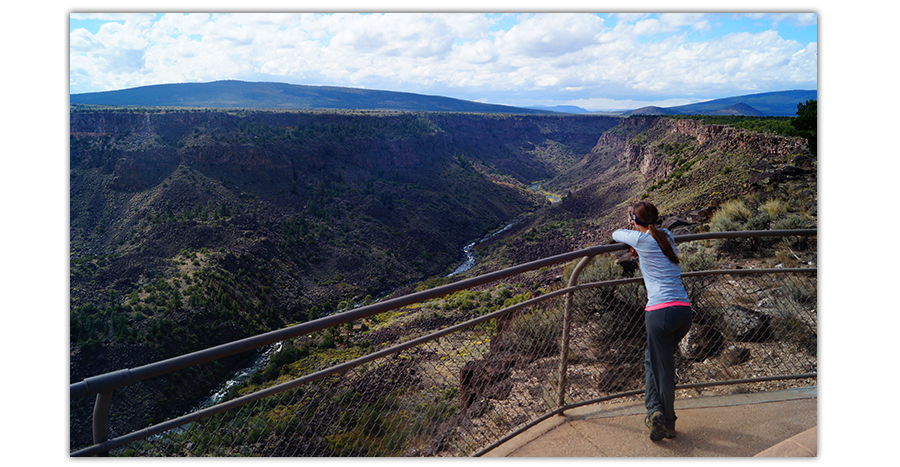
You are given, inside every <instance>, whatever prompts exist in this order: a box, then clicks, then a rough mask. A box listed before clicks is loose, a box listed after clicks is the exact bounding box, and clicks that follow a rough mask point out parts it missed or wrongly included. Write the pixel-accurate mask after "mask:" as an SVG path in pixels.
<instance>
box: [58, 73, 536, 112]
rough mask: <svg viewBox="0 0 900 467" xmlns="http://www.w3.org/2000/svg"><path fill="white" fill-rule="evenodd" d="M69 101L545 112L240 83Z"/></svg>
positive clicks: (88, 96) (135, 90)
mask: <svg viewBox="0 0 900 467" xmlns="http://www.w3.org/2000/svg"><path fill="white" fill-rule="evenodd" d="M69 102H70V103H71V104H82V105H103V106H135V107H142V106H143V107H197V108H204V107H209V108H235V109H237V108H243V109H344V110H399V111H409V112H416V111H431V112H475V113H501V114H510V113H514V114H547V113H550V112H548V111H544V110H538V109H527V108H518V107H510V106H505V105H494V104H482V103H478V102H471V101H465V100H461V99H452V98H449V97H442V96H427V95H422V94H413V93H408V92H393V91H378V90H371V89H360V88H343V87H336V86H305V85H298V84H285V83H249V82H245V81H214V82H210V83H177V84H159V85H153V86H140V87H136V88H130V89H121V90H116V91H103V92H91V93H83V94H71V95H70V96H69Z"/></svg>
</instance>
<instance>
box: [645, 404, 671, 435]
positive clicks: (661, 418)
mask: <svg viewBox="0 0 900 467" xmlns="http://www.w3.org/2000/svg"><path fill="white" fill-rule="evenodd" d="M644 425H647V428H650V440H651V441H659V440H661V439H663V437H665V436H666V435H667V430H666V416H665V415H663V413H662V412H660V411H658V410H657V411H656V412H653V413H652V414H650V415H647V418H645V419H644ZM672 434H673V436H672V437H673V438H674V434H675V430H672Z"/></svg>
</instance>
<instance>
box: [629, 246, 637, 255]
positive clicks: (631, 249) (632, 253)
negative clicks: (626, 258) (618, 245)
mask: <svg viewBox="0 0 900 467" xmlns="http://www.w3.org/2000/svg"><path fill="white" fill-rule="evenodd" d="M628 250H629V251H631V257H632V258H637V256H638V254H637V252H636V251H634V248H633V247H628Z"/></svg>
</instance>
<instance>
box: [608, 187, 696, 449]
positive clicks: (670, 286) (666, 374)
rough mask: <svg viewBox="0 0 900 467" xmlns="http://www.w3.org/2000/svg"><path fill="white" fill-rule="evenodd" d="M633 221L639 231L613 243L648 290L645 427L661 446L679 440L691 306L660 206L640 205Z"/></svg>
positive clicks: (617, 235)
mask: <svg viewBox="0 0 900 467" xmlns="http://www.w3.org/2000/svg"><path fill="white" fill-rule="evenodd" d="M629 220H630V222H631V224H632V225H634V227H635V228H636V229H637V230H625V229H620V230H616V231H615V232H613V240H615V241H617V242H621V243H625V244H628V245H629V246H631V254H632V255H635V256H637V257H638V260H639V263H640V268H641V274H642V275H643V277H644V285H645V286H646V288H647V306H646V308H645V311H646V313H645V314H644V323H645V325H646V327H647V352H646V353H645V354H644V369H645V371H646V383H645V388H644V405H645V406H646V407H647V417H646V418H645V419H644V423H645V424H646V425H647V427H649V428H650V439H651V440H653V441H659V440H660V439H662V438H663V437H666V438H674V437H675V418H676V417H675V347H676V346H677V345H678V342H679V341H680V340H681V338H683V337H684V336H685V334H687V332H688V329H690V327H691V314H692V313H691V305H690V303H689V302H688V295H687V292H686V291H685V290H684V285H683V284H682V283H681V266H679V259H678V252H677V251H676V250H675V239H674V238H673V237H672V233H671V232H669V231H668V230H666V229H658V228H656V226H654V224H655V223H656V222H657V221H658V220H659V211H657V209H656V206H654V205H652V204H650V203H646V202H641V203H638V204H636V205H635V206H634V209H633V210H632V212H631V216H630V219H629Z"/></svg>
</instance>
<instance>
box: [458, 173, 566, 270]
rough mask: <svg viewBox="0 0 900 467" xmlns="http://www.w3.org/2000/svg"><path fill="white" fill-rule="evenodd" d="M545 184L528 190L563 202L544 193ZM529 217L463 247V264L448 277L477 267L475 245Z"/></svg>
mask: <svg viewBox="0 0 900 467" xmlns="http://www.w3.org/2000/svg"><path fill="white" fill-rule="evenodd" d="M543 184H544V182H538V183H533V184H531V185H530V186H529V187H528V189H529V190H531V191H534V192H535V193H540V194H542V195H544V196H545V197H546V198H547V199H548V200H549V201H550V203H552V204H555V203H558V202H560V201H562V198H560V197H559V196H558V195H555V194H553V193H550V192H547V191H544V190H543V189H542V188H541V187H542V186H543ZM527 216H528V213H525V214H522V215H520V216H519V217H517V218H515V219H513V220H512V222H509V223H508V224H506V225H504V226H503V227H501V228H499V229H497V230H495V231H493V232H491V233H490V234H488V235H486V236H484V237H482V238H479V239H477V240H475V241H473V242H471V243H469V244H467V245H466V246H464V247H463V261H462V264H460V265H459V267H457V268H456V269H455V270H453V272H451V273H450V274H448V275H447V277H453V276H456V275H459V274H462V273H464V272H466V271H468V270H469V269H472V268H473V267H474V266H475V262H476V259H475V245H477V244H479V243H481V242H483V241H485V240H489V239H491V238H493V237H495V236H497V235H499V234H501V233H503V232H505V231H507V230H509V229H510V228H511V227H512V226H514V225H516V224H518V223H519V222H522V220H523V219H525V218H526V217H527Z"/></svg>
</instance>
